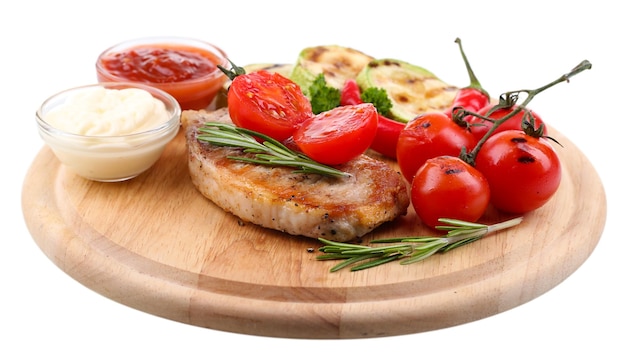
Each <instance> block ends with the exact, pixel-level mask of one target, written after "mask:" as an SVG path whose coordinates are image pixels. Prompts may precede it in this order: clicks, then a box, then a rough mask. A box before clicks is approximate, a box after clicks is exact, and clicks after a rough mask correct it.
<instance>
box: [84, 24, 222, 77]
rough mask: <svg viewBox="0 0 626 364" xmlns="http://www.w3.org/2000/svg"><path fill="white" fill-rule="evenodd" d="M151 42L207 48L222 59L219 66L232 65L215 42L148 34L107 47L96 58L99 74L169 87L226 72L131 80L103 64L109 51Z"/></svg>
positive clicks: (217, 71) (216, 70)
mask: <svg viewBox="0 0 626 364" xmlns="http://www.w3.org/2000/svg"><path fill="white" fill-rule="evenodd" d="M151 44H158V45H166V44H172V45H176V44H179V45H185V46H190V47H195V48H199V49H203V50H207V51H209V52H211V53H213V54H214V55H216V56H217V57H218V58H219V59H220V60H221V63H220V64H219V66H222V67H225V68H229V67H230V61H229V59H228V56H227V54H226V52H225V51H224V50H223V49H222V48H221V47H218V46H217V45H215V44H213V43H210V42H207V41H205V40H202V39H199V38H192V37H183V36H148V37H139V38H132V39H127V40H123V41H121V42H118V43H116V44H114V45H112V46H110V47H108V48H106V49H105V50H104V51H102V52H101V53H100V54H99V55H98V57H97V58H96V72H97V73H98V74H100V73H102V74H103V75H105V77H107V78H110V79H112V80H115V81H114V82H137V83H142V84H145V85H150V86H153V87H167V86H172V85H193V84H198V83H205V82H207V81H211V80H215V79H217V78H219V77H220V76H221V75H223V74H224V73H223V72H222V71H221V70H220V69H219V68H216V69H215V70H214V71H212V72H210V73H208V74H207V75H205V76H203V77H199V78H194V79H189V80H184V81H176V82H150V81H130V80H128V79H126V78H124V77H120V76H117V75H113V74H111V73H110V72H109V71H108V70H107V69H106V68H104V67H103V66H102V64H101V60H102V58H103V57H104V56H105V55H107V54H109V53H112V52H114V51H117V52H119V51H124V50H128V49H131V48H133V47H137V46H144V45H151Z"/></svg>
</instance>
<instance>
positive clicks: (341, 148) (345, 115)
mask: <svg viewBox="0 0 626 364" xmlns="http://www.w3.org/2000/svg"><path fill="white" fill-rule="evenodd" d="M377 127H378V112H377V111H376V108H375V107H374V105H372V104H370V103H364V104H358V105H347V106H339V107H336V108H334V109H332V110H328V111H324V112H322V113H320V114H317V115H314V116H312V117H310V118H309V119H307V120H305V121H304V122H303V123H302V125H301V126H300V128H299V129H298V130H297V131H296V132H295V133H294V135H293V140H294V142H295V143H296V145H297V146H298V148H300V150H301V151H302V152H303V153H304V154H306V155H307V156H308V157H309V158H311V159H313V160H315V161H317V162H320V163H324V164H329V165H336V164H342V163H346V162H349V161H350V160H352V159H354V158H356V157H358V156H359V155H361V154H362V153H363V152H365V151H366V150H367V149H368V148H369V146H370V145H371V144H372V141H373V140H374V137H375V136H376V130H377Z"/></svg>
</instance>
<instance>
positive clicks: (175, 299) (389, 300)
mask: <svg viewBox="0 0 626 364" xmlns="http://www.w3.org/2000/svg"><path fill="white" fill-rule="evenodd" d="M551 130H552V135H553V136H555V137H556V138H557V139H558V140H559V141H560V142H561V144H562V145H563V146H564V148H557V149H558V151H559V154H560V157H561V160H562V162H563V180H562V184H561V187H560V189H559V191H558V192H557V194H556V195H555V196H554V197H553V199H552V200H551V201H550V202H549V203H548V204H547V205H545V206H544V207H542V208H540V209H539V210H536V211H534V212H532V213H529V214H527V215H526V216H525V218H524V221H523V222H522V224H521V225H519V226H517V227H514V228H512V229H509V230H505V231H502V232H499V233H497V234H495V235H493V236H489V237H487V238H485V239H483V240H480V241H477V242H475V243H472V244H470V245H466V246H463V247H461V248H458V249H455V250H452V251H450V252H448V253H445V254H438V255H435V256H433V257H431V258H429V259H428V260H426V261H423V262H420V263H415V264H411V265H400V264H397V262H394V263H389V264H387V265H383V266H380V267H376V268H373V269H369V270H364V271H359V272H350V271H348V270H344V271H339V272H335V273H330V272H329V269H330V268H331V266H333V265H334V264H336V262H333V261H324V262H322V261H317V260H316V256H317V255H318V254H320V253H318V252H317V251H314V252H311V251H310V250H311V249H310V248H318V247H319V246H320V245H319V243H318V242H317V241H316V240H314V239H307V238H299V237H292V236H288V235H286V234H283V233H279V232H275V231H269V230H266V229H263V228H260V227H257V226H254V225H252V224H245V223H242V222H240V221H239V220H238V219H237V218H236V217H234V216H233V215H230V214H227V213H224V212H223V211H222V210H220V209H219V208H217V207H216V206H215V205H213V204H212V203H211V202H210V201H209V200H207V199H205V198H204V197H202V196H201V195H200V194H199V193H198V192H197V191H196V190H195V188H194V187H193V185H192V184H191V181H190V179H189V176H188V171H187V155H186V145H185V140H184V136H183V134H182V132H181V133H179V135H178V136H177V137H176V139H174V140H173V141H172V143H171V144H170V145H169V146H168V148H167V149H166V151H165V153H164V154H163V156H162V158H161V159H160V160H159V161H158V162H157V164H156V165H155V166H154V167H153V168H151V169H150V170H149V171H147V172H145V173H144V174H142V175H140V176H139V177H137V178H135V179H133V180H130V181H127V182H122V183H98V182H91V181H88V180H85V179H82V178H80V177H78V176H76V175H74V174H73V173H72V172H70V171H68V170H66V169H65V167H63V166H62V165H60V164H59V162H58V161H57V159H56V158H55V156H54V155H53V154H52V152H51V150H50V149H49V148H47V147H44V148H43V149H42V150H41V151H40V152H39V154H38V155H37V157H36V158H35V160H34V162H33V164H32V166H31V167H30V170H29V172H28V174H27V175H26V178H25V181H24V185H23V193H22V207H23V213H24V217H25V220H26V223H27V226H28V229H29V230H30V232H31V234H32V236H33V238H34V240H35V242H36V243H37V244H38V245H39V247H40V248H41V249H42V251H43V252H44V253H45V254H46V255H47V256H48V257H49V258H50V259H51V260H52V261H53V262H54V263H55V264H56V265H57V266H58V267H59V268H60V269H62V270H63V271H64V272H66V273H67V274H68V275H69V276H71V277H72V278H74V279H76V280H77V281H79V282H81V283H82V284H84V285H85V286H87V287H89V288H91V289H93V290H94V291H96V292H99V293H100V294H102V295H103V296H106V297H108V298H111V299H113V300H115V301H117V302H119V303H122V304H124V305H127V306H130V307H133V308H136V309H139V310H142V311H144V312H147V313H150V314H154V315H156V316H160V317H164V318H168V319H171V320H176V321H180V322H183V323H187V324H192V325H197V326H200V327H207V328H211V329H217V330H223V331H229V332H237V333H244V334H253V335H262V336H273V337H288V338H363V337H381V336H391V335H401V334H409V333H418V332H424V331H428V330H435V329H440V328H445V327H450V326H454V325H459V324H463V323H468V322H471V321H474V320H478V319H482V318H485V317H488V316H491V315H495V314H498V313H500V312H503V311H506V310H509V309H511V308H514V307H516V306H519V305H521V304H523V303H525V302H528V301H530V300H532V299H534V298H536V297H537V296H539V295H541V294H543V293H545V292H546V291H548V290H550V289H551V288H553V287H555V286H556V285H557V284H559V283H560V282H562V281H563V280H564V279H566V278H567V277H568V276H569V275H570V274H572V273H573V272H574V271H575V270H576V269H577V268H578V267H579V266H580V265H581V264H582V263H583V262H584V261H585V260H586V259H587V258H588V257H589V255H590V254H591V253H592V251H593V249H594V248H595V246H596V244H597V243H598V240H599V238H600V235H601V233H602V230H603V228H604V223H605V219H606V197H605V193H604V189H603V186H602V183H601V181H600V179H599V177H598V175H597V174H596V171H595V170H594V168H593V166H592V165H591V164H590V163H589V161H588V160H587V159H586V157H585V156H584V155H583V154H582V153H581V152H580V151H579V150H578V149H577V147H576V146H575V145H573V144H572V143H571V142H570V141H569V140H568V139H567V138H565V137H564V136H563V135H561V134H559V133H558V132H557V131H554V130H553V128H552V129H551ZM491 218H493V219H494V220H504V219H505V218H508V217H505V216H499V215H497V214H495V213H493V212H492V215H491ZM432 234H433V232H428V231H426V230H424V229H423V228H421V227H420V225H419V223H418V219H417V218H416V216H415V214H414V212H413V211H412V210H410V212H409V214H408V215H407V216H405V217H402V218H400V219H398V220H397V221H395V222H393V223H389V224H387V225H384V226H383V227H381V228H379V229H377V230H376V231H375V232H374V233H372V234H370V235H368V236H366V237H365V241H368V240H369V239H370V238H372V237H376V238H380V237H391V236H407V235H432Z"/></svg>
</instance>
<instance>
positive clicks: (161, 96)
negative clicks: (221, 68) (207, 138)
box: [36, 82, 181, 182]
mask: <svg viewBox="0 0 626 364" xmlns="http://www.w3.org/2000/svg"><path fill="white" fill-rule="evenodd" d="M180 114H181V108H180V105H179V104H178V102H177V101H176V99H175V98H174V97H172V96H171V95H170V94H168V93H166V92H164V91H161V90H159V89H157V88H154V87H151V86H147V85H142V84H138V83H125V82H109V83H107V82H105V83H98V84H92V85H86V86H80V87H75V88H71V89H68V90H64V91H61V92H59V93H57V94H55V95H53V96H51V97H49V98H48V99H46V100H45V101H44V102H43V103H42V104H41V106H40V107H39V108H38V109H37V111H36V120H37V126H38V130H39V135H40V136H41V138H42V139H43V140H44V142H45V143H46V144H47V145H48V146H49V147H50V148H51V150H52V152H53V153H54V154H55V155H56V157H57V158H58V159H59V161H60V162H61V163H62V164H63V165H64V166H65V167H67V168H68V169H70V170H71V171H73V172H74V173H76V174H78V175H80V176H82V177H84V178H87V179H89V180H94V181H100V182H119V181H125V180H129V179H131V178H134V177H136V176H138V175H139V174H141V173H143V172H145V171H146V170H148V169H149V168H150V167H152V166H153V165H154V164H155V163H156V161H157V160H158V159H159V158H160V156H161V154H162V153H163V151H164V149H165V147H166V145H167V144H168V143H169V142H170V141H171V140H172V139H173V138H174V137H175V136H176V134H177V133H178V131H179V129H180Z"/></svg>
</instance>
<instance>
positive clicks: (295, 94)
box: [228, 70, 313, 141]
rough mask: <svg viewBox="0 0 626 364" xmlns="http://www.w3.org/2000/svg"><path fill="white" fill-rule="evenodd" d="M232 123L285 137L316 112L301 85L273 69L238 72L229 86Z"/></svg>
mask: <svg viewBox="0 0 626 364" xmlns="http://www.w3.org/2000/svg"><path fill="white" fill-rule="evenodd" d="M228 112H229V114H230V118H231V120H232V121H233V123H234V124H235V125H237V126H239V127H242V128H246V129H251V130H254V131H257V132H259V133H262V134H265V135H267V136H270V137H272V138H274V139H277V140H279V141H283V140H285V139H287V138H289V137H291V136H292V135H293V133H294V132H295V131H296V130H297V129H298V128H299V127H300V125H301V124H302V123H303V122H304V121H305V120H307V119H308V118H310V117H311V116H312V115H313V112H312V110H311V103H310V102H309V100H308V99H307V98H306V96H305V95H304V94H303V93H302V90H301V89H300V86H298V85H297V84H296V83H294V82H293V81H291V80H289V79H288V78H286V77H284V76H282V75H280V74H278V73H274V72H268V71H265V70H260V71H256V72H252V73H249V74H244V75H240V76H237V77H235V78H234V79H233V81H232V83H231V85H230V88H229V90H228Z"/></svg>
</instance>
